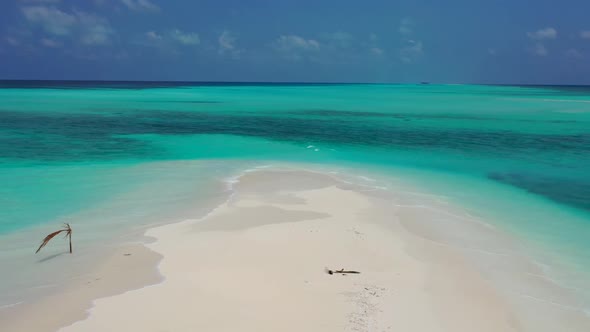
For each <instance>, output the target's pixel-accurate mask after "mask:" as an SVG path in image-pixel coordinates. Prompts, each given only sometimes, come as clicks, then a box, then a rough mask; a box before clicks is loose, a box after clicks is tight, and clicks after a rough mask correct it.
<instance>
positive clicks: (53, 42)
mask: <svg viewBox="0 0 590 332" xmlns="http://www.w3.org/2000/svg"><path fill="white" fill-rule="evenodd" d="M41 45H43V46H45V47H49V48H58V47H61V46H62V45H63V44H62V43H61V42H59V41H56V40H54V39H50V38H42V39H41Z"/></svg>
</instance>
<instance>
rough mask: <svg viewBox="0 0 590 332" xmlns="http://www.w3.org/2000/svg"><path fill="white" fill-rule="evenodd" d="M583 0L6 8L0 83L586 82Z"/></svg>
mask: <svg viewBox="0 0 590 332" xmlns="http://www.w3.org/2000/svg"><path fill="white" fill-rule="evenodd" d="M589 13H590V2H589V1H587V0H563V1H556V0H535V1H532V0H527V1H525V0H486V1H476V0H447V1H441V0H390V1H384V0H383V1H381V0H379V1H377V0H374V1H371V0H367V1H359V0H338V1H336V0H324V1H322V0H315V1H311V0H297V1H295V0H194V1H181V0H165V1H164V0H84V1H80V0H3V1H2V4H0V78H4V79H90V80H93V79H96V80H98V79H100V80H192V81H299V82H418V81H432V82H444V83H527V84H590V61H589V60H590V20H589V19H588V15H589Z"/></svg>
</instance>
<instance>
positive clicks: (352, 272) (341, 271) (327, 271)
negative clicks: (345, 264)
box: [326, 269, 360, 275]
mask: <svg viewBox="0 0 590 332" xmlns="http://www.w3.org/2000/svg"><path fill="white" fill-rule="evenodd" d="M326 273H328V274H330V275H332V274H336V273H338V274H343V275H346V274H360V272H359V271H352V270H345V269H340V270H330V269H326Z"/></svg>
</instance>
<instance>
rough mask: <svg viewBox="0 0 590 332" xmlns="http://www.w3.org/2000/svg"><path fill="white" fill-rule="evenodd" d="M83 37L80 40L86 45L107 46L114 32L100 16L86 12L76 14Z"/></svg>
mask: <svg viewBox="0 0 590 332" xmlns="http://www.w3.org/2000/svg"><path fill="white" fill-rule="evenodd" d="M76 16H77V17H78V21H79V25H80V30H81V36H80V40H81V41H82V43H83V44H85V45H106V44H109V43H110V38H111V35H113V34H114V30H113V29H112V28H111V26H110V24H109V22H108V21H107V20H106V19H104V18H102V17H99V16H96V15H93V14H88V13H84V12H76Z"/></svg>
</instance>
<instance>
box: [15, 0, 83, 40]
mask: <svg viewBox="0 0 590 332" xmlns="http://www.w3.org/2000/svg"><path fill="white" fill-rule="evenodd" d="M22 12H23V15H24V16H25V18H26V19H27V21H28V22H30V23H31V24H35V25H39V26H41V27H42V28H43V30H45V32H47V33H49V34H52V35H58V36H64V35H68V34H70V32H71V29H72V28H73V27H74V25H75V24H76V22H77V19H76V16H74V15H72V14H68V13H65V12H63V11H61V10H59V9H57V8H54V7H44V6H29V7H23V8H22Z"/></svg>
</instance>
